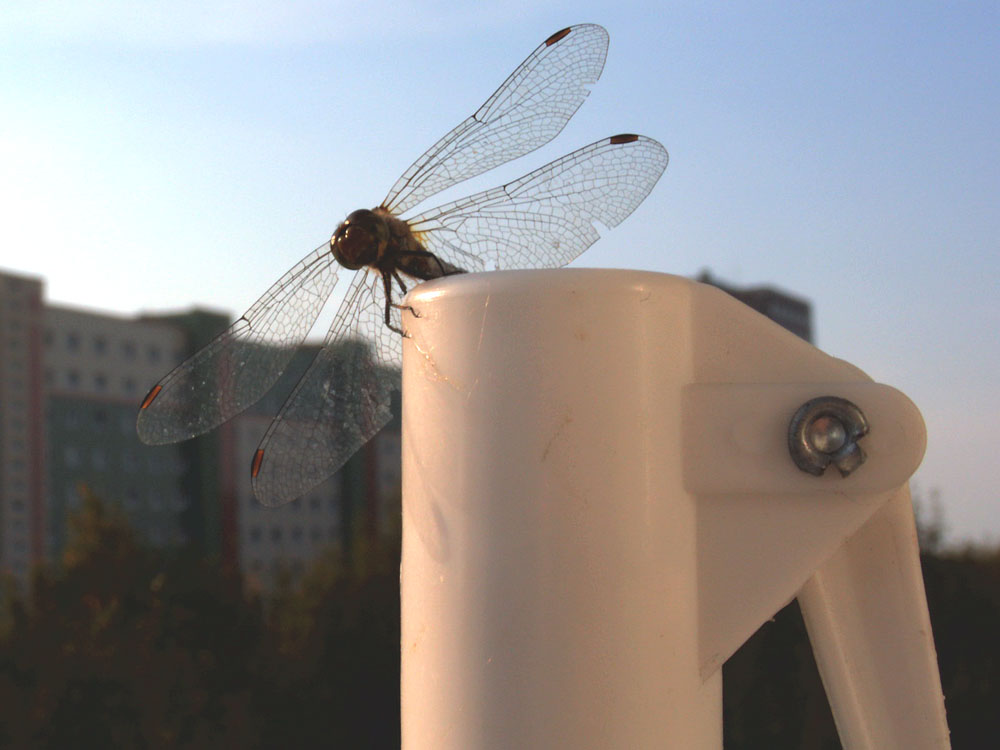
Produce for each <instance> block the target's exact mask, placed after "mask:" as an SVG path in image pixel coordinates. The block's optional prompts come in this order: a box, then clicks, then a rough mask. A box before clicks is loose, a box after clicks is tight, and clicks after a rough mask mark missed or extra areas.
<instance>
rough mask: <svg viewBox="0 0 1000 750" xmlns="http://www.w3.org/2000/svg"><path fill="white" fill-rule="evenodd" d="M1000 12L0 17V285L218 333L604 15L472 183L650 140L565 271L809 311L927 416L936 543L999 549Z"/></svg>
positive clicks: (89, 7)
mask: <svg viewBox="0 0 1000 750" xmlns="http://www.w3.org/2000/svg"><path fill="white" fill-rule="evenodd" d="M998 8H1000V6H998V4H997V3H995V2H982V3H964V2H942V3H926V2H920V1H919V0H911V1H907V2H885V3H856V2H837V3H829V2H798V3H788V2H773V3H725V4H723V3H719V4H709V3H704V2H675V3H667V2H656V3H630V2H603V3H598V2H533V3H530V4H528V3H520V2H518V3H513V2H507V3H488V2H487V3H470V2H460V3H453V2H409V3H407V2H398V1H394V2H378V1H377V2H369V3H357V2H350V3H348V2H321V1H319V0H316V1H314V2H278V1H277V0H262V1H261V2H255V3H247V4H246V7H245V8H244V7H241V5H240V4H239V3H232V2H218V1H217V0H197V1H194V0H190V1H189V0H183V1H180V2H173V3H146V2H137V1H135V0H108V1H107V2H88V1H87V0H55V1H52V0H50V1H48V2H44V3H42V2H37V0H29V1H22V0H4V2H3V3H2V4H0V175H2V177H0V180H2V182H0V185H2V188H3V200H2V201H0V226H2V227H3V246H2V247H3V249H2V251H0V267H2V268H4V269H6V270H13V271H19V272H24V273H29V274H33V275H37V276H41V277H43V278H44V279H45V280H46V283H47V285H48V294H49V298H50V300H52V301H54V302H57V303H63V304H72V305H79V306H86V307H91V308H97V309H103V310H112V311H117V312H121V313H129V314H130V313H135V312H138V311H140V310H163V309H176V308H181V307H185V306H188V305H192V304H201V305H209V306H212V307H216V308H221V309H223V310H226V311H229V312H231V313H235V314H239V313H241V312H242V311H243V310H244V309H245V308H246V307H248V306H249V305H250V303H252V302H253V301H254V300H255V299H256V297H257V296H258V295H259V294H260V293H261V292H262V291H263V290H264V289H265V288H267V286H269V285H270V284H271V283H272V282H273V281H274V280H275V279H277V278H278V276H280V275H281V274H282V273H283V272H284V271H285V270H287V269H288V268H289V267H290V266H291V265H292V264H293V263H294V262H295V261H296V260H298V259H299V258H300V257H302V256H303V255H305V254H306V253H307V252H308V251H309V250H310V249H312V248H313V247H315V246H317V245H318V244H320V243H321V242H323V241H324V240H325V239H326V238H328V237H329V234H330V232H331V231H332V230H333V228H334V227H335V226H336V224H337V223H338V222H339V221H340V220H341V219H342V218H343V217H344V215H345V214H346V213H348V212H349V211H351V210H353V209H355V208H358V207H361V206H372V205H375V204H376V203H378V202H379V201H380V200H381V199H382V197H383V196H384V194H385V192H386V191H387V190H388V188H389V186H390V185H391V184H392V183H393V182H394V181H395V179H396V177H397V176H398V175H399V173H400V172H401V171H402V170H403V169H404V168H405V167H406V166H407V165H408V164H409V163H410V162H411V161H412V160H413V159H414V158H415V157H416V156H417V155H419V153H420V152H421V151H423V149H424V148H426V147H427V146H429V145H430V144H431V143H432V142H433V141H434V140H435V139H436V138H437V137H439V136H440V135H442V134H443V133H444V132H445V131H446V130H448V129H450V128H451V127H452V126H453V125H455V124H456V123H457V122H458V121H459V120H460V119H462V118H464V117H465V116H467V115H468V114H470V113H471V112H472V111H473V110H474V109H475V108H476V107H478V106H479V104H481V103H482V101H483V100H484V99H485V98H486V96H487V95H488V94H489V93H490V92H491V91H492V90H493V89H494V88H495V87H496V86H497V85H498V84H499V83H500V82H501V81H502V80H503V79H504V78H505V77H506V75H507V74H508V73H509V72H510V71H511V70H512V69H513V68H514V66H515V65H517V64H518V63H519V62H520V61H521V60H522V59H523V58H524V57H525V56H526V55H527V54H528V53H529V52H530V51H531V50H532V49H533V48H534V47H535V46H536V45H537V44H538V43H539V42H540V41H541V40H542V39H544V38H545V37H546V36H548V35H549V34H550V33H551V32H553V31H555V30H557V29H559V28H562V27H564V26H567V25H570V24H573V23H581V22H595V23H600V24H602V25H604V26H605V27H606V28H607V29H608V30H609V32H610V34H611V48H610V52H609V55H608V62H607V66H606V67H605V71H604V75H603V77H602V79H601V81H600V82H599V83H598V84H597V85H596V86H595V88H594V91H593V93H592V94H591V96H590V98H589V99H588V101H587V103H586V104H585V105H584V106H583V108H582V109H581V110H580V112H579V113H578V114H577V115H576V117H575V118H574V119H573V121H572V122H571V123H570V125H569V126H568V127H567V129H566V131H565V132H564V133H563V134H562V135H561V136H560V137H559V138H557V139H556V141H555V142H554V144H552V145H550V146H548V147H546V148H545V149H544V150H542V151H541V152H536V153H535V154H534V155H531V156H529V157H526V158H525V159H522V160H521V161H520V162H518V163H516V164H515V165H513V166H512V167H509V168H504V169H501V170H498V171H497V172H494V173H492V174H491V175H490V176H489V177H488V178H483V179H480V180H478V181H476V183H475V184H474V185H472V186H470V187H476V188H480V187H487V186H491V185H493V184H497V183H498V182H499V181H500V180H503V179H505V178H509V177H513V176H517V174H518V173H523V172H525V171H528V170H529V169H531V168H534V167H535V166H538V165H540V164H542V163H544V162H545V161H547V160H548V159H549V158H554V157H556V156H559V155H561V154H563V153H566V152H568V151H570V150H572V149H574V148H576V147H578V146H581V145H584V144H586V143H589V142H591V141H593V140H596V139H597V138H600V137H602V136H606V135H611V134H614V133H618V132H628V131H631V132H640V133H644V134H646V135H650V136H652V137H654V138H657V139H658V140H660V141H661V142H662V143H664V145H666V146H667V148H668V150H669V151H670V154H671V163H670V167H669V168H668V169H667V172H666V175H665V176H664V178H663V180H661V182H660V184H659V186H658V187H657V188H656V190H655V191H654V192H653V194H652V195H651V196H650V197H649V199H647V201H646V202H645V203H644V204H643V206H642V207H640V209H639V210H638V211H637V212H636V214H635V215H633V216H632V217H631V218H630V219H629V220H628V221H626V222H625V224H623V225H622V226H620V227H618V228H617V229H615V230H614V231H613V232H611V233H610V234H608V236H607V237H605V238H604V239H603V240H602V241H601V242H599V243H598V244H597V245H595V246H594V247H593V248H591V249H590V250H589V251H588V252H587V253H585V254H584V256H583V257H582V258H581V259H580V260H579V261H577V262H576V265H582V266H596V267H625V268H642V269H648V270H654V271H664V272H669V273H677V274H685V275H690V274H694V273H696V272H698V271H699V270H701V269H702V268H706V267H707V268H710V269H712V271H713V272H715V273H716V274H718V275H719V276H721V277H722V278H724V279H726V280H729V281H731V282H735V283H738V284H745V285H754V284H774V285H777V286H780V287H783V288H785V289H787V290H790V291H792V292H794V293H796V294H799V295H802V296H804V297H807V298H809V299H810V300H812V302H813V303H814V305H815V314H816V322H817V333H818V344H819V346H820V347H821V348H823V349H825V350H826V351H828V352H830V353H831V354H834V355H836V356H838V357H842V358H844V359H847V360H849V361H851V362H853V363H854V364H856V365H858V366H859V367H861V368H862V369H864V370H866V371H867V372H868V373H869V374H871V375H872V376H873V377H874V378H875V379H876V380H879V381H882V382H885V383H889V384H891V385H894V386H896V387H897V388H900V389H901V390H902V391H903V392H905V393H907V394H908V395H909V396H910V397H911V398H912V399H913V400H914V401H915V402H916V403H917V405H918V406H919V407H920V409H921V411H922V412H923V414H924V417H925V419H926V421H927V424H928V430H929V435H930V445H929V449H928V453H927V457H926V459H925V462H924V465H923V467H922V468H921V469H920V471H919V473H918V474H917V478H916V482H917V485H918V487H919V488H920V489H921V490H923V491H924V492H927V491H929V490H931V489H934V488H937V489H939V490H940V492H941V496H942V500H943V503H944V511H945V520H946V522H947V524H948V527H949V531H950V536H951V538H952V539H973V540H994V541H996V540H1000V490H998V488H1000V460H998V459H997V456H996V452H997V449H996V446H997V443H998V439H997V438H998V434H1000V433H998V425H1000V406H998V396H1000V387H998V385H997V379H998V376H1000V335H998V329H1000V312H998V311H1000V284H998V278H1000V210H998V203H1000V139H998V132H1000V127H998V123H1000V63H998V59H1000V10H998ZM463 192H464V191H463Z"/></svg>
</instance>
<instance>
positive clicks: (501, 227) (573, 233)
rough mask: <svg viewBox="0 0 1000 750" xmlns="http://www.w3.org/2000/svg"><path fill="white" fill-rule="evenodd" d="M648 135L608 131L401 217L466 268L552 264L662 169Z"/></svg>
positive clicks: (612, 217) (617, 219) (628, 207)
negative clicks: (510, 177) (478, 189)
mask: <svg viewBox="0 0 1000 750" xmlns="http://www.w3.org/2000/svg"><path fill="white" fill-rule="evenodd" d="M668 159H669V157H668V156H667V150H666V149H665V148H664V147H663V146H661V145H660V144H659V143H657V142H656V141H654V140H653V139H652V138H646V137H645V136H641V135H616V136H614V137H612V138H605V139H604V140H601V141H598V142H597V143H592V144H590V145H589V146H585V147H583V148H581V149H579V150H578V151H574V152H573V153H571V154H567V155H566V156H564V157H562V158H561V159H557V160H556V161H554V162H551V163H550V164H546V165H545V166H544V167H541V168H540V169H536V170H535V171H534V172H531V173H529V174H526V175H525V176H524V177H522V178H520V179H519V180H516V181H514V182H511V183H509V184H507V185H502V186H501V187H497V188H493V189H492V190H486V191H484V192H482V193H476V194H475V195H470V196H469V197H468V198H463V199H461V200H457V201H453V202H452V203H446V204H445V205H443V206H439V207H438V208H435V209H432V210H430V211H428V212H426V213H424V214H421V215H419V216H415V217H413V218H412V219H410V220H409V221H408V223H409V225H410V228H411V229H412V230H413V232H414V233H415V234H416V235H417V236H418V237H419V238H420V240H421V241H422V242H423V244H424V246H425V247H426V249H427V250H430V251H431V252H432V253H434V254H436V255H439V256H440V257H442V258H443V259H444V260H446V261H448V262H449V263H452V264H454V265H457V266H459V267H460V268H464V269H466V270H468V271H473V270H498V269H512V268H555V267H558V266H563V265H566V264H567V263H569V262H570V261H571V260H573V259H574V258H575V257H577V256H578V255H579V254H580V253H582V252H583V251H584V250H586V249H587V248H588V247H590V246H591V245H592V244H593V243H594V242H595V241H597V240H598V239H599V238H600V235H599V234H598V231H597V229H596V228H595V226H594V222H595V221H598V222H600V223H601V224H603V225H604V226H606V227H614V226H617V225H618V224H619V223H621V222H622V221H623V220H624V219H625V218H626V217H627V216H628V215H629V214H631V213H632V212H633V211H634V210H635V209H636V208H637V207H638V206H639V204H640V203H642V201H643V199H644V198H645V197H646V196H647V195H648V194H649V192H650V191H651V190H652V189H653V186H654V185H655V184H656V181H657V180H659V179H660V175H662V174H663V170H665V169H666V168H667V162H668Z"/></svg>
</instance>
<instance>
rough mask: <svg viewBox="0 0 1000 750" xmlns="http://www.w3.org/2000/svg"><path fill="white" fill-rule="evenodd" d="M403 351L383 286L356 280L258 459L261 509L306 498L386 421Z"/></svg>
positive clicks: (372, 278) (366, 278)
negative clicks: (389, 323)
mask: <svg viewBox="0 0 1000 750" xmlns="http://www.w3.org/2000/svg"><path fill="white" fill-rule="evenodd" d="M372 343H374V348H373V347H372ZM401 347H402V344H401V341H400V337H399V334H397V333H394V332H393V331H391V330H389V329H388V328H387V327H386V325H385V323H384V295H383V293H382V291H381V280H380V279H379V278H378V277H377V276H376V275H375V274H367V273H358V274H357V275H356V276H355V278H354V281H353V282H352V283H351V287H350V289H349V290H348V293H347V296H346V297H345V299H344V302H343V303H342V305H341V307H340V310H339V311H338V312H337V317H336V319H335V320H334V322H333V325H332V326H331V328H330V332H329V334H328V335H327V338H326V341H325V342H324V346H323V348H322V349H321V350H320V352H319V354H317V355H316V359H315V360H313V363H312V365H311V366H310V367H309V369H308V370H306V373H305V374H304V375H303V376H302V379H301V380H300V381H299V382H298V384H297V385H296V386H295V389H294V390H293V391H292V393H291V395H289V397H288V400H287V401H285V404H284V406H282V408H281V411H280V412H279V413H278V416H276V417H275V418H274V421H273V422H271V426H270V427H268V429H267V432H266V433H265V435H264V438H263V439H262V440H261V442H260V446H259V447H258V448H257V452H256V454H255V455H254V459H253V464H252V466H251V482H252V485H253V491H254V494H255V495H256V496H257V499H258V500H259V501H260V502H261V503H263V504H264V505H269V506H278V505H283V504H285V503H287V502H290V501H291V500H294V499H295V498H297V497H299V496H301V495H302V494H304V493H305V492H307V491H308V490H310V489H311V488H312V487H315V486H316V485H317V484H319V483H320V482H322V481H323V480H324V479H326V478H327V477H329V476H330V475H331V474H333V473H334V472H336V471H337V470H338V469H340V468H341V467H342V466H343V465H344V463H345V462H346V461H347V459H349V458H350V457H351V456H352V455H354V453H355V452H356V451H357V450H358V449H359V448H360V447H361V446H362V445H364V444H365V443H366V442H368V440H370V439H371V438H372V437H374V435H375V433H377V432H378V431H379V430H380V429H381V428H382V427H384V426H385V425H386V424H387V423H388V422H389V420H390V419H391V418H392V405H391V404H392V402H391V396H392V391H393V390H394V389H395V390H398V389H399V370H398V364H397V363H398V360H399V352H400V349H401Z"/></svg>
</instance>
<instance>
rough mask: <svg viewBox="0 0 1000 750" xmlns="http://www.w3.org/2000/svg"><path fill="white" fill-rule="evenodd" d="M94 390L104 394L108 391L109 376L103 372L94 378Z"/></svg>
mask: <svg viewBox="0 0 1000 750" xmlns="http://www.w3.org/2000/svg"><path fill="white" fill-rule="evenodd" d="M94 389H95V390H97V391H98V392H104V391H106V390H107V389H108V376H107V375H105V374H104V373H103V372H99V373H97V374H96V375H95V376H94Z"/></svg>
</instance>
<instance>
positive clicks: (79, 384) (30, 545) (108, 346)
mask: <svg viewBox="0 0 1000 750" xmlns="http://www.w3.org/2000/svg"><path fill="white" fill-rule="evenodd" d="M43 295H44V288H43V284H42V282H41V280H39V279H34V278H29V277H24V276H18V275H13V274H7V273H0V346H2V349H0V570H3V571H5V572H7V573H10V574H12V575H13V576H14V577H15V578H16V579H18V580H20V581H22V582H24V581H26V580H27V578H28V575H29V572H30V569H31V566H32V565H34V564H37V563H39V562H42V561H45V560H58V559H59V558H60V556H61V554H62V551H63V549H64V548H65V545H66V543H67V541H68V539H67V529H68V526H67V518H68V515H69V514H70V513H72V512H73V511H74V510H75V509H76V508H77V507H78V506H79V504H80V502H81V497H82V495H81V492H82V490H84V489H87V490H89V491H91V492H93V493H95V494H96V495H97V496H98V497H100V498H101V499H102V500H104V501H106V502H109V503H115V504H118V505H120V506H121V507H122V509H123V510H124V511H125V512H126V514H127V516H128V518H129V520H130V522H131V523H132V525H133V526H134V527H135V529H136V530H137V531H138V532H139V533H140V534H141V535H142V536H143V537H144V538H145V540H146V541H147V542H148V543H149V544H151V545H154V546H159V547H166V546H177V545H194V546H196V547H197V548H198V549H199V550H200V551H201V552H203V553H205V554H209V555H213V556H216V557H218V558H219V559H221V560H222V561H224V562H225V563H227V564H231V565H239V566H240V567H241V568H242V569H243V571H244V572H245V573H246V574H247V576H248V578H249V579H250V580H251V581H253V582H256V583H257V584H258V585H260V586H263V587H266V586H267V585H268V584H269V583H270V582H271V581H272V580H273V579H274V576H275V575H276V574H277V573H278V571H280V570H282V569H284V568H287V569H288V570H289V571H291V572H292V573H293V574H294V573H296V572H298V571H301V570H303V569H304V567H305V566H306V565H307V564H308V563H309V562H310V561H311V560H312V559H314V558H315V557H316V556H317V555H318V554H319V553H320V552H321V551H322V550H323V549H325V548H328V547H329V546H331V545H334V546H338V545H339V546H343V545H346V544H350V543H351V541H352V539H353V538H354V536H356V535H358V534H365V533H377V532H378V530H379V529H380V528H384V527H385V524H386V521H385V520H384V518H383V520H382V521H380V522H375V521H373V520H372V519H375V518H377V517H378V516H379V515H380V514H391V513H392V512H395V513H397V514H398V512H399V421H398V417H397V418H396V419H395V421H394V422H393V423H391V424H390V425H389V426H388V427H387V428H386V429H385V430H383V432H382V433H380V434H379V435H377V436H376V438H375V439H374V440H373V441H372V443H370V444H369V446H366V447H365V448H363V449H362V450H361V451H360V452H359V454H358V455H357V456H356V457H355V458H353V459H352V460H351V461H350V462H349V463H348V465H347V466H345V467H344V469H343V470H342V471H341V472H340V473H339V474H338V475H336V476H335V477H333V478H331V479H330V480H328V481H327V482H325V483H323V484H322V485H320V486H319V487H317V488H316V489H315V490H313V491H312V492H310V493H309V494H307V495H306V496H305V497H303V498H300V499H299V500H297V501H295V502H293V503H290V504H288V505H287V506H284V507H282V508H276V509H274V508H266V507H264V506H261V505H260V504H259V503H258V502H257V501H256V499H255V498H254V497H253V493H252V491H251V488H250V481H249V478H250V471H249V469H250V459H251V457H252V456H253V454H254V451H255V450H256V447H257V444H258V442H259V440H260V438H261V437H262V436H263V433H264V431H265V430H266V429H267V426H268V424H269V423H270V421H271V419H272V418H273V416H274V415H275V414H276V413H277V412H278V410H279V409H280V406H281V404H282V403H283V401H284V398H285V397H286V396H287V394H288V392H289V391H290V390H291V388H292V387H293V386H294V384H295V382H296V381H297V379H298V377H299V375H300V374H301V373H302V372H303V371H304V369H305V367H306V366H308V363H309V361H311V358H312V356H313V355H314V354H315V352H316V351H317V350H318V348H317V347H305V348H304V350H303V351H302V352H300V354H299V355H297V356H296V357H295V359H293V361H292V364H291V366H290V367H289V368H288V370H287V372H286V373H285V375H284V376H283V377H282V378H281V380H279V382H278V384H277V385H276V386H275V388H273V389H272V391H271V392H270V393H269V394H268V395H267V396H266V397H265V398H264V399H262V400H261V402H260V403H258V404H257V405H255V406H254V407H252V408H251V409H249V410H248V411H246V412H244V413H243V414H241V415H239V416H237V417H236V418H234V419H232V420H230V421H229V422H227V423H225V424H223V425H221V426H220V427H218V428H216V429H215V430H213V431H211V432H209V433H208V434H206V435H203V436H200V437H198V438H194V439H192V440H188V441H184V442H181V443H176V444H172V445H162V446H148V445H145V444H143V443H142V442H140V441H139V439H138V437H137V435H136V431H135V419H136V414H137V409H138V405H139V403H140V401H141V399H142V398H143V396H144V395H145V394H146V392H147V391H148V390H149V388H150V387H151V386H152V385H153V384H154V383H156V382H157V381H159V380H160V379H161V378H162V377H163V376H164V375H165V374H166V373H167V372H168V371H169V370H170V369H171V368H172V367H173V366H175V365H176V364H178V363H179V362H181V361H182V360H183V359H185V358H186V357H188V356H189V355H190V354H192V353H194V352H195V351H197V350H198V349H199V348H201V347H202V346H203V345H204V344H206V343H207V342H208V341H210V340H211V339H212V337H214V336H215V335H216V334H218V333H219V332H220V331H221V330H223V329H224V328H225V327H226V326H227V325H228V323H229V319H228V316H226V315H221V314H219V313H214V312H209V311H205V310H192V311H190V312H185V313H182V314H176V315H164V316H141V317H123V316H115V315H109V314H104V313H99V312H94V311H85V310H76V309H71V308H67V307H62V306H57V305H46V304H45V302H44V298H43ZM397 414H398V411H397ZM387 446H388V447H387ZM390 509H392V510H390Z"/></svg>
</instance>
